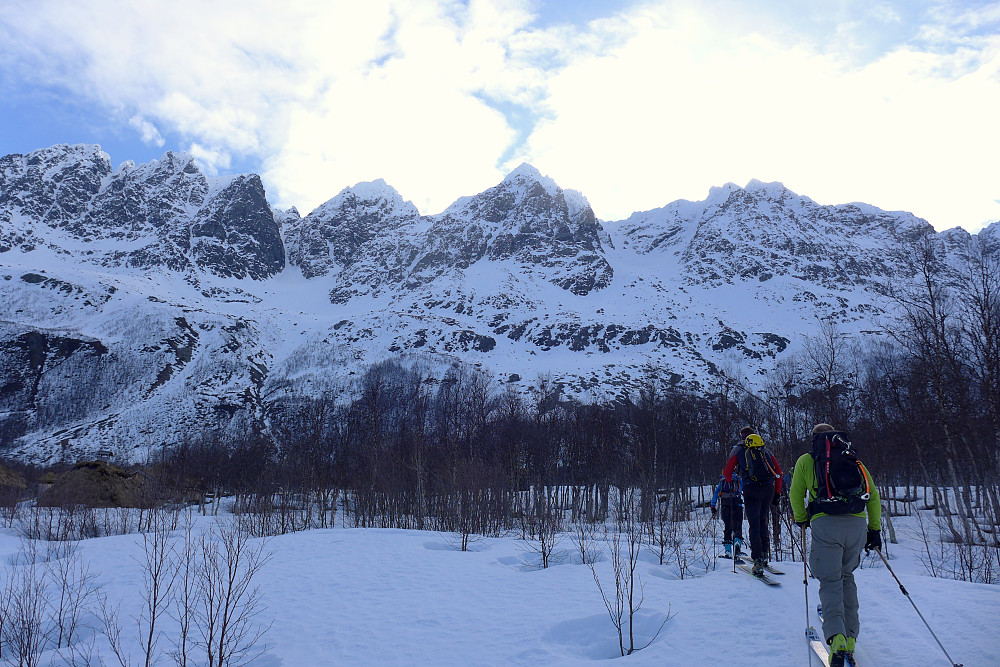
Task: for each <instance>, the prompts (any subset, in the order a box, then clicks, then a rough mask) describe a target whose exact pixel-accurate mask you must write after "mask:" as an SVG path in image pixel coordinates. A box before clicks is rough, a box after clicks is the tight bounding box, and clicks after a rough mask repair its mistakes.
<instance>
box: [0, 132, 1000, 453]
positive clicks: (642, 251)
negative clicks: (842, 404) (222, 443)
mask: <svg viewBox="0 0 1000 667" xmlns="http://www.w3.org/2000/svg"><path fill="white" fill-rule="evenodd" d="M998 229H1000V226H998V225H994V226H992V227H991V228H988V229H987V230H984V231H983V232H982V233H981V234H980V240H983V241H986V240H991V243H992V246H991V247H994V248H995V247H996V245H997V244H996V238H997V235H998V234H1000V232H998V231H997V230H998ZM971 241H972V237H970V236H969V235H968V234H967V233H965V232H964V231H962V230H958V229H956V230H949V231H947V232H942V233H935V232H934V230H933V229H932V228H931V227H930V226H929V225H928V224H927V223H926V222H924V221H922V220H920V219H918V218H915V217H914V216H912V215H910V214H908V213H890V212H886V211H881V210H879V209H876V208H874V207H870V206H867V205H864V204H849V205H843V206H820V205H818V204H816V203H815V202H813V201H812V200H810V199H809V198H807V197H803V196H800V195H797V194H795V193H793V192H790V191H789V190H787V189H786V188H784V187H783V186H781V184H777V183H759V182H756V181H753V182H751V183H750V184H748V185H747V186H746V187H745V188H742V187H738V186H736V185H733V184H727V185H724V186H722V187H718V188H713V189H712V190H711V191H710V193H709V195H708V197H707V198H706V199H705V200H704V201H699V202H688V201H679V202H673V203H671V204H668V205H666V206H664V207H663V208H660V209H656V210H653V211H645V212H640V213H636V214H634V215H632V216H631V217H629V218H628V219H626V220H621V221H604V222H602V221H599V220H597V219H596V217H595V216H594V212H593V211H592V210H591V208H590V206H589V205H588V203H587V201H586V199H585V198H584V197H583V195H581V194H580V193H577V192H574V191H571V190H563V189H562V188H560V187H559V186H558V185H557V184H556V183H554V182H553V181H552V180H551V179H549V178H546V177H544V176H542V175H541V174H540V173H538V172H537V171H536V170H535V169H534V168H532V167H530V166H529V165H522V166H521V167H519V168H518V169H516V170H515V171H514V172H512V173H511V174H509V175H508V176H507V177H506V178H505V179H504V180H503V181H502V182H501V183H499V184H497V185H496V186H494V187H492V188H489V189H488V190H486V191H484V192H482V193H479V194H477V195H474V196H471V197H465V198H462V199H460V200H458V201H456V202H455V203H454V204H453V205H452V206H450V207H449V208H448V209H447V210H445V211H444V212H442V213H440V214H437V215H421V214H420V213H419V212H418V211H417V209H416V208H415V207H414V206H413V205H412V204H411V203H409V202H407V201H404V200H403V198H402V196H400V194H399V193H398V192H396V191H395V190H394V189H393V188H392V187H391V186H389V185H388V184H386V183H385V182H383V181H374V182H371V183H360V184H358V185H355V186H353V187H351V188H345V189H344V190H342V191H341V192H340V193H339V194H338V195H337V196H335V197H334V198H333V199H331V200H330V201H328V202H326V203H325V204H323V205H322V206H320V207H318V208H317V209H316V210H314V211H312V212H311V213H309V215H307V216H305V217H301V216H300V215H299V213H298V211H296V210H295V209H290V210H288V211H272V209H271V208H270V206H269V205H268V203H267V200H266V197H265V193H264V189H263V186H262V184H261V181H260V179H259V178H258V177H257V176H253V175H251V176H238V177H234V178H224V179H213V178H209V177H207V176H206V175H205V174H204V173H202V171H201V170H200V169H199V168H198V166H197V164H196V163H195V162H194V161H193V160H192V159H191V157H190V156H187V155H184V154H180V153H167V154H166V155H164V157H163V158H162V159H160V160H157V161H154V162H152V163H149V164H141V165H135V164H132V163H125V164H123V165H122V166H120V167H119V168H117V169H112V168H111V166H110V161H109V159H108V156H107V155H105V154H104V153H102V152H101V151H100V149H99V148H98V147H96V146H57V147H53V148H50V149H44V150H40V151H35V152H32V153H30V154H28V155H8V156H5V157H3V158H0V450H8V451H10V452H13V453H14V454H15V455H18V456H22V457H25V458H34V459H37V460H51V459H52V458H53V457H57V456H62V455H67V456H86V455H88V454H90V453H92V451H93V450H95V449H97V448H102V447H111V448H112V449H116V450H118V451H119V453H120V455H121V456H125V457H130V456H136V455H139V454H141V453H142V452H145V451H147V450H149V449H155V448H156V447H159V446H162V445H164V444H167V443H169V442H173V441H176V440H177V439H179V438H181V437H184V435H185V434H189V433H197V432H199V431H201V430H204V429H205V428H226V427H234V428H237V427H238V428H247V427H249V426H250V425H257V426H261V427H263V428H266V427H267V415H268V413H269V410H271V409H272V408H273V406H274V405H275V402H276V401H279V400H281V399H282V398H283V397H288V396H290V395H319V394H328V393H329V392H334V393H335V394H336V395H339V396H349V395H350V391H351V389H350V386H351V385H350V382H351V379H352V378H354V377H357V376H358V375H359V374H360V373H361V372H362V370H363V369H364V368H365V367H366V366H367V365H369V364H372V363H376V362H379V361H382V360H384V359H386V358H389V357H393V358H397V359H401V360H403V361H404V362H405V363H414V364H420V365H421V367H422V368H424V369H426V372H427V373H428V375H429V376H430V378H431V381H433V379H434V377H437V376H440V375H441V373H443V369H445V368H447V367H450V366H451V365H453V364H466V365H469V366H471V367H475V368H478V369H480V370H482V371H484V372H487V373H489V374H491V375H492V377H493V378H494V379H495V381H496V382H497V383H505V384H508V385H509V386H510V387H512V388H513V389H515V390H519V391H527V390H528V388H529V386H530V385H531V384H532V383H534V382H535V381H536V380H537V379H538V377H539V376H540V375H546V376H548V377H550V378H551V381H552V382H554V383H556V384H558V385H559V386H560V387H562V389H563V391H564V392H565V393H566V394H569V395H576V396H580V397H582V398H585V399H592V398H594V397H603V396H608V395H614V394H618V393H621V392H628V391H632V390H634V388H635V387H636V386H637V384H638V383H640V382H645V381H646V380H647V379H648V378H649V377H650V374H651V373H652V375H653V377H655V378H656V379H658V380H659V381H662V382H667V383H689V384H692V385H701V386H703V387H704V386H708V385H710V384H711V383H712V382H714V379H715V378H717V377H719V375H720V373H723V372H727V373H731V374H737V375H740V376H741V377H745V378H746V379H747V381H748V382H750V383H754V382H763V379H764V377H765V376H766V375H767V373H768V372H769V371H770V370H771V369H773V367H774V366H775V364H776V363H777V362H778V361H779V360H780V359H782V358H783V356H785V355H787V354H788V353H789V352H792V351H794V350H795V349H796V348H797V346H798V345H800V342H801V340H802V337H803V335H804V334H810V333H814V332H815V330H816V327H817V322H818V321H819V320H820V319H825V320H832V321H834V322H836V323H837V324H838V325H839V326H840V327H841V329H842V330H843V331H845V332H846V333H848V334H853V335H856V336H858V337H861V338H863V337H865V336H870V335H874V334H872V333H870V332H873V331H875V330H877V329H878V325H877V324H876V320H877V319H881V318H882V317H884V315H885V313H886V310H887V308H889V307H890V305H889V303H888V302H887V300H886V299H884V297H883V292H884V291H885V288H886V286H888V285H904V284H906V283H907V281H910V280H912V279H913V277H914V275H915V272H916V267H915V265H914V263H913V261H912V260H913V258H914V256H915V249H917V248H919V247H921V246H923V245H929V246H931V247H933V248H935V249H936V250H937V253H938V255H939V257H940V258H941V259H942V261H943V263H944V266H945V271H944V273H943V274H942V279H943V280H948V279H951V278H953V277H955V276H956V275H957V273H955V271H954V270H951V269H948V266H949V263H952V264H954V265H955V266H958V264H959V263H960V262H961V259H962V257H963V255H964V253H966V252H967V251H968V247H969V244H970V242H971ZM286 257H287V264H286Z"/></svg>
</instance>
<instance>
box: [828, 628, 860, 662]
mask: <svg viewBox="0 0 1000 667" xmlns="http://www.w3.org/2000/svg"><path fill="white" fill-rule="evenodd" d="M847 642H848V639H847V637H845V636H844V635H834V636H833V637H831V638H830V640H829V641H828V642H827V643H828V644H829V645H830V667H846V666H847V665H851V664H853V661H854V656H853V655H852V654H850V653H849V652H848V650H847ZM848 657H850V658H851V662H847V659H848Z"/></svg>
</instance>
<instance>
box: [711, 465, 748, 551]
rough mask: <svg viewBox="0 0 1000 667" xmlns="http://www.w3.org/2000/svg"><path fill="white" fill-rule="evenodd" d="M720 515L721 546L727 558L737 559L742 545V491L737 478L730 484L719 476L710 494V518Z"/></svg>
mask: <svg viewBox="0 0 1000 667" xmlns="http://www.w3.org/2000/svg"><path fill="white" fill-rule="evenodd" d="M720 507H721V513H722V525H723V534H722V546H723V547H725V549H726V557H727V558H734V557H735V558H739V556H740V546H741V545H742V544H743V489H742V484H741V483H740V479H739V478H738V477H737V478H736V479H734V480H733V481H732V482H727V481H726V478H725V477H723V476H721V475H720V476H719V484H718V485H717V486H716V487H715V493H714V494H712V517H713V518H714V517H718V516H719V512H720Z"/></svg>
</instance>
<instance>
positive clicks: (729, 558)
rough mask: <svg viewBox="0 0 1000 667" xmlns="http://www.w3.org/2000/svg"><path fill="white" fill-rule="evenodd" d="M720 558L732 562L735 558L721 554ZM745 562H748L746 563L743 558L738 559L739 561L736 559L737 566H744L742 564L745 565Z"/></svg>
mask: <svg viewBox="0 0 1000 667" xmlns="http://www.w3.org/2000/svg"><path fill="white" fill-rule="evenodd" d="M719 558H725V559H726V560H732V559H733V557H732V556H730V555H729V554H720V555H719ZM745 562H746V561H745V560H743V559H742V558H737V559H736V564H737V565H742V564H743V563H745Z"/></svg>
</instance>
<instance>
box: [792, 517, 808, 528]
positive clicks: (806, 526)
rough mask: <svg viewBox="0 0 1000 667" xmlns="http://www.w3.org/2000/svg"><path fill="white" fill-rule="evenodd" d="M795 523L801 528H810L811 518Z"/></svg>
mask: <svg viewBox="0 0 1000 667" xmlns="http://www.w3.org/2000/svg"><path fill="white" fill-rule="evenodd" d="M795 525H796V526H798V527H799V528H808V527H809V519H806V520H805V521H796V522H795Z"/></svg>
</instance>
